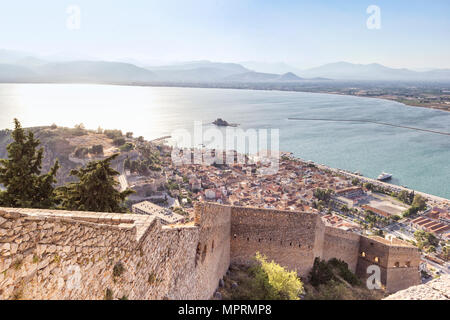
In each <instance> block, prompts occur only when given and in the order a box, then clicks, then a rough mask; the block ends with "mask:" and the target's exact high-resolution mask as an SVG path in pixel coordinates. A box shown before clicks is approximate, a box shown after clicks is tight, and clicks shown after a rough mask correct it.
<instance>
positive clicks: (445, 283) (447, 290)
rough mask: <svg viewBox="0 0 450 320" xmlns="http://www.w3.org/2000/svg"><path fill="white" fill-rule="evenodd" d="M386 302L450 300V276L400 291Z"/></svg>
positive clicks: (443, 276)
mask: <svg viewBox="0 0 450 320" xmlns="http://www.w3.org/2000/svg"><path fill="white" fill-rule="evenodd" d="M384 300H450V275H448V274H447V275H442V276H441V277H439V278H437V279H434V280H432V281H430V282H427V283H426V284H421V285H418V286H413V287H410V288H408V289H405V290H402V291H399V292H397V293H395V294H393V295H390V296H389V297H387V298H385V299H384Z"/></svg>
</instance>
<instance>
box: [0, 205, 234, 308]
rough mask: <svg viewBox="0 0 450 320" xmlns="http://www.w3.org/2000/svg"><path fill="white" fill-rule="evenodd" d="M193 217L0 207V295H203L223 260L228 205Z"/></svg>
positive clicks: (226, 255)
mask: <svg viewBox="0 0 450 320" xmlns="http://www.w3.org/2000/svg"><path fill="white" fill-rule="evenodd" d="M202 213H203V212H202V210H201V209H198V210H197V219H196V220H197V224H196V225H191V226H180V227H174V228H171V227H162V226H161V224H160V223H159V222H158V221H157V220H155V219H154V218H152V217H149V216H142V215H121V214H117V215H116V214H104V213H86V212H64V211H49V210H28V209H0V254H1V255H0V257H1V259H0V299H105V298H114V299H120V298H127V299H209V298H210V297H211V296H212V295H213V293H214V291H215V289H216V288H217V285H218V282H219V279H220V278H221V277H222V276H223V274H224V273H225V272H226V270H227V269H228V266H229V257H230V239H229V235H230V209H229V208H223V209H222V210H217V209H216V210H214V212H210V213H208V216H206V217H204V216H202Z"/></svg>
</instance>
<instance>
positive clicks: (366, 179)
mask: <svg viewBox="0 0 450 320" xmlns="http://www.w3.org/2000/svg"><path fill="white" fill-rule="evenodd" d="M294 158H295V159H298V160H300V161H302V162H305V163H311V164H314V165H315V166H316V167H317V168H319V169H322V170H329V171H332V172H335V173H337V174H341V175H345V176H347V177H349V178H352V179H353V178H356V179H359V180H361V181H363V182H369V183H372V184H374V185H378V186H380V187H383V188H387V189H390V190H392V191H397V192H400V191H403V190H404V191H407V192H409V193H411V192H414V193H415V194H420V195H421V196H423V197H425V198H427V199H428V200H431V201H433V202H441V203H445V204H447V205H450V199H447V198H443V197H440V196H436V195H433V194H429V193H425V192H422V191H418V190H414V189H410V188H405V187H403V186H399V185H396V184H391V183H387V182H383V181H379V180H376V179H372V178H369V177H365V176H362V175H361V176H360V175H356V174H354V173H351V172H348V171H347V170H343V169H339V168H331V167H328V166H325V165H321V164H318V163H315V162H313V161H305V160H303V159H301V158H298V157H294Z"/></svg>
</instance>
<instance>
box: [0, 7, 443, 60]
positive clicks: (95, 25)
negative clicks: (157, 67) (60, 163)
mask: <svg viewBox="0 0 450 320" xmlns="http://www.w3.org/2000/svg"><path fill="white" fill-rule="evenodd" d="M70 5H76V6H78V7H79V8H80V9H81V19H80V22H81V23H80V29H78V30H70V29H69V28H67V20H68V18H69V14H68V13H67V12H66V10H67V8H68V7H69V6H70ZM370 5H377V6H379V8H380V10H381V29H368V28H367V25H366V21H367V19H368V18H369V16H370V14H368V13H367V12H366V9H367V8H368V6H370ZM71 21H73V20H71ZM72 25H73V24H72ZM449 39H450V1H448V0H432V1H430V0H420V1H419V0H407V1H406V0H386V1H384V0H383V1H379V0H370V1H365V0H341V1H337V0H326V1H325V0H315V1H301V0H271V1H268V0H128V1H125V0H71V1H66V0H38V1H30V0H14V1H2V2H1V4H0V48H4V49H14V50H22V51H30V52H35V53H40V54H57V53H82V54H84V55H87V56H92V57H98V58H106V59H118V58H135V59H145V60H147V61H187V60H202V59H207V60H214V61H230V62H239V61H261V62H286V63H290V64H293V65H295V66H297V67H300V68H304V67H313V66H317V65H320V64H323V63H329V62H336V61H349V62H355V63H372V62H378V63H382V64H385V65H388V66H392V67H411V68H423V67H445V68H450V41H449Z"/></svg>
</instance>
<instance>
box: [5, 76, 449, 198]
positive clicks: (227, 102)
mask: <svg viewBox="0 0 450 320" xmlns="http://www.w3.org/2000/svg"><path fill="white" fill-rule="evenodd" d="M14 117H17V118H19V120H20V121H21V122H22V124H23V125H24V126H27V127H28V126H38V125H50V124H52V123H56V124H57V125H61V126H70V127H72V126H74V125H75V124H79V123H83V124H84V125H85V126H86V127H87V128H91V129H96V128H97V127H99V126H101V127H102V128H117V129H121V130H122V131H124V132H126V131H132V132H134V134H135V136H139V135H142V136H144V137H145V138H147V139H154V138H158V137H161V136H164V135H170V134H171V133H172V132H173V131H174V130H175V129H183V128H185V129H188V130H192V128H193V125H194V121H202V122H203V123H205V124H206V123H211V122H212V121H213V120H215V119H216V118H218V117H221V118H223V119H225V120H227V121H229V122H234V123H239V124H240V127H241V128H242V129H249V128H255V129H258V128H268V129H270V128H275V129H280V149H281V150H283V151H291V152H293V153H294V154H295V155H296V156H298V157H301V158H303V159H306V160H313V161H315V162H318V163H322V164H325V165H328V166H331V167H336V168H341V169H347V170H351V171H357V170H358V171H360V172H361V173H362V174H364V175H365V176H368V177H371V178H376V177H377V176H378V175H379V174H380V173H381V172H382V171H386V172H390V173H392V174H393V175H394V177H395V179H394V180H393V181H392V182H393V183H396V184H399V185H405V186H407V187H409V188H413V189H417V190H420V191H423V192H427V193H431V194H435V195H438V196H442V197H446V198H450V136H444V135H438V134H432V133H427V132H419V131H414V130H408V129H404V128H395V127H386V126H380V125H376V124H370V123H345V122H319V121H290V120H288V119H287V118H289V117H304V118H332V119H370V120H375V121H381V122H389V123H394V124H400V125H405V126H412V127H419V128H424V129H431V130H437V131H445V132H450V113H447V112H443V111H436V110H431V109H424V108H413V107H407V106H404V105H402V104H399V103H395V102H391V101H385V100H378V99H370V98H358V97H349V96H337V95H327V94H312V93H299V92H277V91H250V90H228V89H191V88H151V87H125V86H107V85H55V84H51V85H46V84H30V85H28V84H20V85H16V84H2V85H0V128H11V127H12V119H13V118H14Z"/></svg>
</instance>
